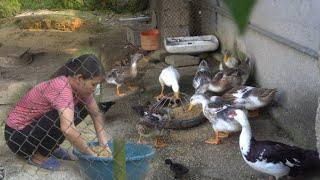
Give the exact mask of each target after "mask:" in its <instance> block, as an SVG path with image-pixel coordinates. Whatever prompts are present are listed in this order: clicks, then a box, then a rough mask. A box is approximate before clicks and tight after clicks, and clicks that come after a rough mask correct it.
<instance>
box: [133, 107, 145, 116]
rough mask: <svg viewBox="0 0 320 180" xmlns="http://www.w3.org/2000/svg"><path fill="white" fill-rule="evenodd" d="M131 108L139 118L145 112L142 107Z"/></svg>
mask: <svg viewBox="0 0 320 180" xmlns="http://www.w3.org/2000/svg"><path fill="white" fill-rule="evenodd" d="M131 108H132V109H133V110H134V112H136V113H137V114H138V115H139V117H143V115H144V112H145V107H144V106H131Z"/></svg>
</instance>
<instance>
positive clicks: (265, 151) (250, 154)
mask: <svg viewBox="0 0 320 180" xmlns="http://www.w3.org/2000/svg"><path fill="white" fill-rule="evenodd" d="M228 117H229V118H230V119H234V120H236V121H237V122H239V123H240V124H241V126H242V131H241V134H240V138H239V145H240V150H241V154H242V157H243V159H244V160H245V162H246V163H247V164H248V165H249V166H250V167H252V168H253V169H255V170H257V171H260V172H262V173H266V174H269V175H272V176H274V177H275V178H276V179H279V178H281V177H283V176H286V175H288V176H298V175H304V176H305V175H307V174H308V175H309V174H310V173H315V172H319V170H320V160H319V153H318V152H316V151H313V150H304V149H301V148H299V147H296V146H289V145H286V144H282V143H279V142H273V141H257V140H255V139H254V137H253V136H252V134H251V127H250V124H249V121H248V118H247V115H246V114H245V113H244V112H243V111H242V110H239V109H236V110H233V111H230V112H229V114H228Z"/></svg>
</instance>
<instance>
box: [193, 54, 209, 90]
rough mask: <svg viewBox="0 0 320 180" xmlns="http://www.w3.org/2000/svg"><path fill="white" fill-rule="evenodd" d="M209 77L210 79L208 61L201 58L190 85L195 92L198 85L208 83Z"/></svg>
mask: <svg viewBox="0 0 320 180" xmlns="http://www.w3.org/2000/svg"><path fill="white" fill-rule="evenodd" d="M211 79H212V74H211V73H210V70H209V66H208V63H207V61H206V60H202V61H201V62H200V64H199V66H198V70H197V72H196V74H195V75H194V78H193V81H192V86H193V88H194V89H195V91H196V92H197V90H198V88H199V87H200V86H202V85H203V84H206V83H209V82H210V80H211ZM200 93H201V92H200Z"/></svg>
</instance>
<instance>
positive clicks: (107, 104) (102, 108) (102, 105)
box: [98, 101, 115, 113]
mask: <svg viewBox="0 0 320 180" xmlns="http://www.w3.org/2000/svg"><path fill="white" fill-rule="evenodd" d="M114 104H115V102H113V101H108V102H99V103H98V106H99V109H100V111H101V112H102V113H106V112H107V111H108V110H109V109H110V108H111V106H113V105H114Z"/></svg>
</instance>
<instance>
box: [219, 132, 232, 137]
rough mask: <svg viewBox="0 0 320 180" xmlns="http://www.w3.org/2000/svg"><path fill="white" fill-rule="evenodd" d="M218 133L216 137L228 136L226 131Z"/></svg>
mask: <svg viewBox="0 0 320 180" xmlns="http://www.w3.org/2000/svg"><path fill="white" fill-rule="evenodd" d="M218 134H219V135H218V137H219V138H227V137H229V135H230V134H229V133H227V132H219V133H218Z"/></svg>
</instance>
